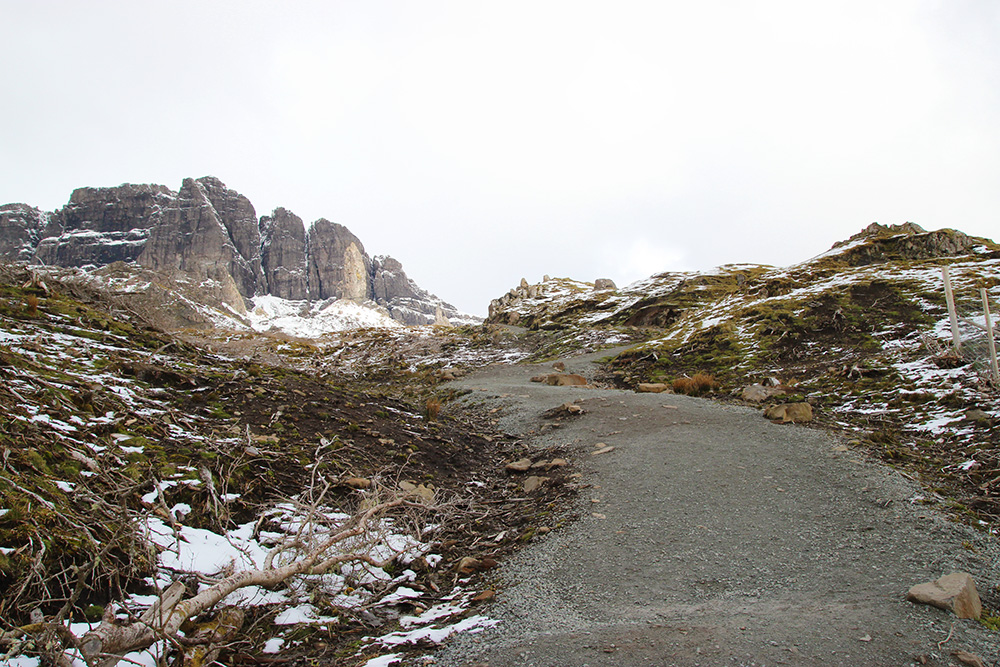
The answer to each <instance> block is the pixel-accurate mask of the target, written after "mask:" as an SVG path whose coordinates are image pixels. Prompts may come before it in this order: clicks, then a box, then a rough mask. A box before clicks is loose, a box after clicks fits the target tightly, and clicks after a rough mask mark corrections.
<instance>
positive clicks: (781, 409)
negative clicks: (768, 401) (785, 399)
mask: <svg viewBox="0 0 1000 667" xmlns="http://www.w3.org/2000/svg"><path fill="white" fill-rule="evenodd" d="M764 416H765V417H767V418H768V419H770V420H771V421H776V422H781V423H782V424H788V423H794V424H802V423H804V422H809V421H812V418H813V411H812V406H811V405H809V404H808V403H782V404H780V405H772V406H771V407H769V408H767V409H766V410H764Z"/></svg>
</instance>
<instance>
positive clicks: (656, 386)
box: [636, 382, 670, 394]
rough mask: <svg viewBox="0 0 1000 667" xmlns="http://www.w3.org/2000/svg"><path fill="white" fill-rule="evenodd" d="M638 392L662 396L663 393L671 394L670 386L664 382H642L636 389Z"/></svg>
mask: <svg viewBox="0 0 1000 667" xmlns="http://www.w3.org/2000/svg"><path fill="white" fill-rule="evenodd" d="M636 391H638V392H640V393H643V394H662V393H663V392H670V385H667V384H664V383H662V382H640V383H639V386H638V387H636Z"/></svg>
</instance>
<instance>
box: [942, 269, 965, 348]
mask: <svg viewBox="0 0 1000 667" xmlns="http://www.w3.org/2000/svg"><path fill="white" fill-rule="evenodd" d="M941 277H942V278H943V279H944V298H945V301H947V302H948V317H949V318H950V319H951V338H952V341H953V342H954V348H955V354H962V334H961V332H960V331H959V330H958V313H957V312H955V293H954V292H953V291H952V289H951V274H950V273H949V271H948V267H947V266H942V267H941Z"/></svg>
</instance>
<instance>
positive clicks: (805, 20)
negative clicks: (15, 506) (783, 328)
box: [0, 0, 1000, 314]
mask: <svg viewBox="0 0 1000 667" xmlns="http://www.w3.org/2000/svg"><path fill="white" fill-rule="evenodd" d="M0 17H2V25H3V26H4V28H3V31H2V37H0V62H3V66H2V67H0V85H2V90H3V91H4V96H3V97H4V99H3V104H2V105H0V128H2V129H0V203H6V202H14V201H23V202H26V203H29V204H33V205H36V206H40V207H42V208H45V209H48V210H52V209H55V208H58V207H60V206H62V205H63V204H64V203H65V202H66V200H67V199H68V198H69V194H70V192H71V191H72V189H73V188H75V187H80V186H109V185H117V184H119V183H123V182H132V183H146V182H154V183H162V184H164V185H167V186H169V187H171V188H174V189H176V188H177V187H179V185H180V182H181V179H182V178H184V177H187V176H192V177H198V176H205V175H214V176H217V177H219V178H221V179H222V180H223V181H224V182H225V183H226V184H227V185H228V186H229V187H231V188H233V189H235V190H237V191H239V192H241V193H243V194H244V195H246V196H247V197H249V198H250V200H251V201H252V202H253V203H254V205H255V207H256V209H257V213H258V215H261V214H266V213H269V212H270V211H271V210H272V209H273V208H274V207H276V206H285V207H286V208H288V209H290V210H292V211H294V212H295V213H297V214H298V215H300V216H301V217H302V218H303V219H304V220H306V221H307V222H310V221H312V220H315V219H317V218H319V217H326V218H329V219H331V220H334V221H336V222H340V223H342V224H344V225H346V226H347V227H349V228H350V229H351V230H352V231H353V232H354V233H355V234H357V235H358V236H359V237H360V238H361V240H362V241H363V242H364V243H365V247H366V249H367V250H368V252H369V253H371V254H390V255H392V256H394V257H396V258H397V259H399V260H400V261H401V262H403V265H404V267H405V268H406V270H407V272H408V273H409V274H410V276H411V277H412V278H414V279H415V280H416V281H417V282H418V283H420V284H421V285H422V286H423V287H425V288H427V289H429V290H431V291H432V292H435V293H436V294H438V295H439V296H441V297H442V298H444V299H446V300H449V301H451V302H453V303H455V304H456V305H457V306H459V307H460V308H462V309H464V310H466V311H470V312H475V313H479V314H485V311H486V307H487V305H488V303H489V300H490V299H491V298H494V297H497V296H500V295H501V294H502V293H503V292H505V291H506V290H507V289H508V288H509V287H511V286H513V285H514V284H515V283H517V281H518V280H520V278H521V277H522V276H523V277H526V278H528V279H529V280H531V281H535V280H538V279H540V278H541V276H542V275H543V274H546V273H547V274H551V275H553V276H569V277H573V278H579V279H584V280H593V279H594V278H596V277H611V278H614V279H615V280H616V281H617V282H618V283H619V284H623V283H626V282H630V281H632V280H635V279H638V278H641V277H645V276H647V275H649V274H651V273H654V272H656V271H662V270H671V269H708V268H711V267H713V266H716V265H718V264H722V263H728V262H761V263H769V264H777V265H787V264H791V263H794V262H797V261H801V260H804V259H807V258H808V257H810V256H813V255H816V254H818V253H820V252H822V251H823V250H825V249H827V248H828V247H829V246H830V245H831V244H833V243H834V242H835V241H838V240H841V239H843V238H846V237H847V236H849V235H851V234H853V233H855V232H857V231H859V230H860V229H861V228H862V227H864V226H865V225H867V224H868V223H870V222H873V221H878V222H882V223H885V224H890V223H892V224H898V223H902V222H905V221H908V220H909V221H913V222H916V223H918V224H921V225H923V226H924V227H927V228H930V229H936V228H939V227H955V228H958V229H961V230H963V231H966V232H968V233H971V234H976V235H980V236H988V237H996V236H1000V235H998V234H997V231H998V230H1000V225H998V224H997V216H998V213H1000V99H998V98H1000V40H998V39H997V35H1000V3H997V2H995V1H994V0H949V1H944V0H942V1H930V0H885V1H880V0H864V1H859V0H838V1H837V2H823V3H820V2H803V1H802V0H786V1H774V0H757V1H754V2H749V1H737V0H731V1H722V0H700V1H699V2H691V1H690V0H685V1H684V2H672V1H666V0H660V1H657V2H628V1H627V0H624V1H623V0H616V1H615V2H610V1H609V2H587V1H585V0H573V1H565V2H546V1H544V0H531V1H530V2H521V1H519V0H504V1H503V2H499V1H498V2H485V3H483V2H474V1H472V0H460V1H456V2H437V1H434V0H422V1H421V2H404V1H400V2H382V1H378V0H365V1H364V2H360V1H358V2H333V1H330V0H317V1H305V0H299V1H296V2H282V3H277V2H252V1H248V0H238V1H237V0H234V1H225V2H221V1H220V2H212V1H210V0H209V1H206V0H199V1H197V2H194V1H188V0H171V1H169V2H168V1H150V0H144V1H143V2H133V1H129V2H126V1H118V2H110V1H103V2H102V1H99V0H96V1H95V0H88V2H79V1H78V0H67V1H63V2H47V1H45V0H34V1H32V2H23V1H20V0H18V1H14V0H0Z"/></svg>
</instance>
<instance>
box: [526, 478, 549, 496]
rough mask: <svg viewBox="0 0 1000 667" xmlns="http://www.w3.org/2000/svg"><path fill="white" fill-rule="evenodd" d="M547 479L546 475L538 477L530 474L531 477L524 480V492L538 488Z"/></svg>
mask: <svg viewBox="0 0 1000 667" xmlns="http://www.w3.org/2000/svg"><path fill="white" fill-rule="evenodd" d="M547 481H549V478H548V477H539V476H538V475H532V476H531V477H529V478H527V479H526V480H524V492H525V493H531V492H532V491H534V490H536V489H540V488H541V487H542V486H543V485H544V484H545V482H547Z"/></svg>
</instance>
